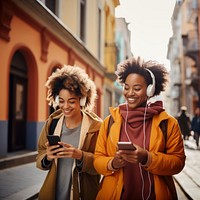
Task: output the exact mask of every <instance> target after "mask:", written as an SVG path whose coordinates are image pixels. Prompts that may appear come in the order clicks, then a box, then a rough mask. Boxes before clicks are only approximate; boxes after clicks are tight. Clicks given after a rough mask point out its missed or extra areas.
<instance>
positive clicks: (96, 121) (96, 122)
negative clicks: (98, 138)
mask: <svg viewBox="0 0 200 200" xmlns="http://www.w3.org/2000/svg"><path fill="white" fill-rule="evenodd" d="M82 113H83V116H84V117H83V118H84V123H88V126H90V128H89V131H90V132H96V131H98V130H99V129H100V126H101V124H102V121H103V120H102V119H101V118H100V117H99V116H98V115H96V114H95V113H93V112H86V111H82Z"/></svg>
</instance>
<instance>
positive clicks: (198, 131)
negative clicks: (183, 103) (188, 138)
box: [191, 107, 200, 149]
mask: <svg viewBox="0 0 200 200" xmlns="http://www.w3.org/2000/svg"><path fill="white" fill-rule="evenodd" d="M191 130H192V131H194V139H195V141H196V145H197V149H200V148H199V136H200V107H198V108H196V110H195V116H194V117H193V118H192V123H191Z"/></svg>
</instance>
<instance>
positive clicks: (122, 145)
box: [117, 142, 136, 150]
mask: <svg viewBox="0 0 200 200" xmlns="http://www.w3.org/2000/svg"><path fill="white" fill-rule="evenodd" d="M117 145H118V149H119V150H136V147H135V146H134V145H133V143H132V142H118V143H117Z"/></svg>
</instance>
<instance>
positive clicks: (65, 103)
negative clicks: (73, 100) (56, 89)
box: [62, 101, 69, 109]
mask: <svg viewBox="0 0 200 200" xmlns="http://www.w3.org/2000/svg"><path fill="white" fill-rule="evenodd" d="M62 107H63V108H65V109H66V108H68V107H69V103H68V102H67V101H66V102H64V103H63V106H62Z"/></svg>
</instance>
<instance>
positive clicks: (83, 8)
mask: <svg viewBox="0 0 200 200" xmlns="http://www.w3.org/2000/svg"><path fill="white" fill-rule="evenodd" d="M85 20H86V0H81V1H80V39H81V40H82V41H83V42H85V25H86V23H85Z"/></svg>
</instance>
